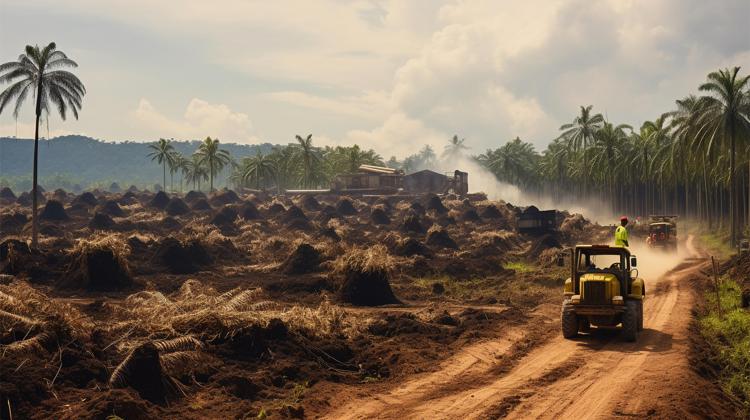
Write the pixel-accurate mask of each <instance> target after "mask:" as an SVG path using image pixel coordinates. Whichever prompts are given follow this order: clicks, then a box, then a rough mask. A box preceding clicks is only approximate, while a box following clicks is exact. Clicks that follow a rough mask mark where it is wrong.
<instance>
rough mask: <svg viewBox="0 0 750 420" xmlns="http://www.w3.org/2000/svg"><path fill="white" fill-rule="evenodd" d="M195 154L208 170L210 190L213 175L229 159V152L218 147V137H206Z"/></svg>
mask: <svg viewBox="0 0 750 420" xmlns="http://www.w3.org/2000/svg"><path fill="white" fill-rule="evenodd" d="M195 154H196V155H197V156H198V162H199V163H200V165H201V166H204V167H205V168H206V170H207V172H208V176H209V180H210V183H211V187H210V191H213V190H214V177H215V176H216V174H218V173H219V172H221V170H222V169H224V166H226V165H227V164H228V163H229V162H230V161H231V157H230V156H229V152H227V151H226V150H224V149H220V148H219V139H212V138H211V137H206V140H204V141H203V143H201V145H200V146H199V147H198V151H197V152H195Z"/></svg>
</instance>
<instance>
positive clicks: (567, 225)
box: [560, 214, 589, 234]
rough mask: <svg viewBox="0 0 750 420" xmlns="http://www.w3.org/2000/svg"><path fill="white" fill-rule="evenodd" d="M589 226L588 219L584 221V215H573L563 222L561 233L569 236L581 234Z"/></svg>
mask: <svg viewBox="0 0 750 420" xmlns="http://www.w3.org/2000/svg"><path fill="white" fill-rule="evenodd" d="M588 224H589V223H588V221H586V219H584V218H583V216H582V215H580V214H573V215H570V216H568V217H566V218H565V220H563V222H562V224H561V225H560V232H563V233H567V234H571V233H579V232H581V231H583V230H584V229H585V228H586V227H587V225H588Z"/></svg>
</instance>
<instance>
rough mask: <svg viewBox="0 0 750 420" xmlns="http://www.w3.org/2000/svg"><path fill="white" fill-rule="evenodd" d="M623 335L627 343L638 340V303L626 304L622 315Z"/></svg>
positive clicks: (628, 302) (631, 301)
mask: <svg viewBox="0 0 750 420" xmlns="http://www.w3.org/2000/svg"><path fill="white" fill-rule="evenodd" d="M622 334H623V337H624V338H625V341H635V340H636V338H638V301H635V300H629V301H626V302H625V312H624V313H623V314H622Z"/></svg>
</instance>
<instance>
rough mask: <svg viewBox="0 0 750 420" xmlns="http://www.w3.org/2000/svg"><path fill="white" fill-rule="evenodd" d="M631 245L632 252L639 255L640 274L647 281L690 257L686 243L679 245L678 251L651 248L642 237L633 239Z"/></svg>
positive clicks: (654, 278)
mask: <svg viewBox="0 0 750 420" xmlns="http://www.w3.org/2000/svg"><path fill="white" fill-rule="evenodd" d="M630 245H631V246H630V253H631V254H632V255H635V256H637V257H638V267H636V268H637V269H638V275H639V276H640V277H642V278H643V279H644V280H646V281H647V282H648V281H649V280H650V281H654V280H657V279H658V278H660V277H661V276H663V275H664V274H666V273H667V272H669V271H670V270H672V269H673V268H675V267H676V266H677V265H678V264H680V263H681V262H683V261H684V260H685V259H686V258H688V257H690V253H689V252H688V250H687V248H686V247H685V244H684V243H680V244H679V245H678V247H677V252H670V251H663V250H660V249H653V248H649V246H648V245H646V243H645V242H643V241H641V240H640V239H636V240H634V241H632V242H631V244H630Z"/></svg>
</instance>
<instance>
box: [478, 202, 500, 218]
mask: <svg viewBox="0 0 750 420" xmlns="http://www.w3.org/2000/svg"><path fill="white" fill-rule="evenodd" d="M481 216H482V218H483V219H502V218H503V214H502V213H501V212H500V209H498V208H497V206H495V205H493V204H490V205H489V206H487V207H485V208H484V209H483V210H482V213H481Z"/></svg>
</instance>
